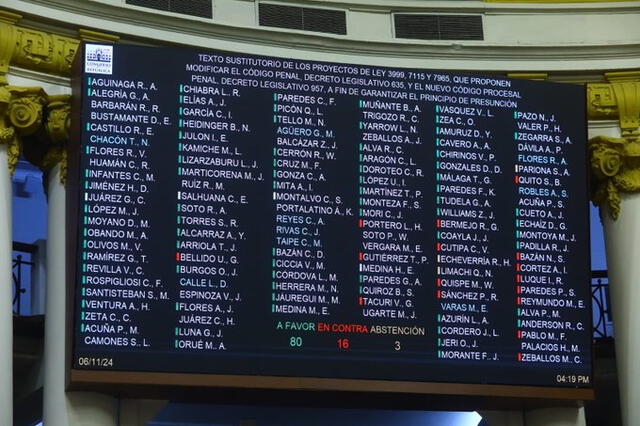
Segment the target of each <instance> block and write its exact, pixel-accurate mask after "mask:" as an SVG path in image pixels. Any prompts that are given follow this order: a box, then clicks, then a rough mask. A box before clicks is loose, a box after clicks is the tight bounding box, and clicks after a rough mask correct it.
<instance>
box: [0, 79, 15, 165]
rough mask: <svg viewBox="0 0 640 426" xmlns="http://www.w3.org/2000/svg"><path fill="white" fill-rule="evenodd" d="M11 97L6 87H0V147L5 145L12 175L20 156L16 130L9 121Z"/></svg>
mask: <svg viewBox="0 0 640 426" xmlns="http://www.w3.org/2000/svg"><path fill="white" fill-rule="evenodd" d="M11 97H12V95H11V92H10V91H9V90H7V88H6V87H3V86H0V145H7V158H8V166H9V170H10V172H11V174H12V175H13V172H14V171H15V166H16V164H17V162H18V160H17V159H18V157H19V156H20V142H19V141H18V135H17V134H16V130H15V128H14V127H13V125H12V123H11V120H10V119H9V108H10V107H11ZM0 167H2V165H0Z"/></svg>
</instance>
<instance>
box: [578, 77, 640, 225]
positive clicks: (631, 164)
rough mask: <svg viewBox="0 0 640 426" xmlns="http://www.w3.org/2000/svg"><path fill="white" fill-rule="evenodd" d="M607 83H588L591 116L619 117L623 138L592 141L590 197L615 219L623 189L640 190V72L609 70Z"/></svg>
mask: <svg viewBox="0 0 640 426" xmlns="http://www.w3.org/2000/svg"><path fill="white" fill-rule="evenodd" d="M605 78H606V79H607V81H608V83H602V84H589V85H587V112H588V115H589V118H590V119H596V120H597V119H616V118H617V119H618V121H619V124H620V134H621V136H622V137H620V138H613V137H605V136H598V137H595V138H593V139H591V140H590V141H589V145H588V147H589V159H590V164H591V200H592V201H593V203H594V204H596V205H599V206H600V214H603V209H604V208H605V206H606V207H607V208H608V211H609V214H610V215H611V217H612V218H613V219H614V220H615V219H617V218H618V216H619V215H620V202H621V197H620V193H621V192H638V191H640V129H639V127H640V71H628V72H612V73H606V74H605Z"/></svg>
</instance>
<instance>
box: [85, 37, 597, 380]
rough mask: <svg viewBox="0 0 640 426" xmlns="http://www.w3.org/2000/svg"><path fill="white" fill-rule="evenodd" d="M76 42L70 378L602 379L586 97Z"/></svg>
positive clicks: (561, 89)
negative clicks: (91, 373)
mask: <svg viewBox="0 0 640 426" xmlns="http://www.w3.org/2000/svg"><path fill="white" fill-rule="evenodd" d="M84 49H85V50H84V53H83V61H82V62H83V67H82V72H81V74H80V75H78V78H80V79H81V83H82V84H81V87H80V88H79V90H80V92H79V93H77V91H76V93H75V94H76V95H77V96H80V97H81V104H82V107H81V114H80V115H81V116H80V120H81V131H80V135H79V136H78V137H79V140H80V146H79V153H80V154H79V165H80V167H79V170H73V171H72V173H78V175H79V178H78V179H79V180H78V184H79V187H78V191H79V194H78V200H79V202H78V206H77V214H78V221H77V233H78V239H77V247H78V249H77V263H76V271H75V291H74V295H75V311H74V329H73V334H74V348H73V368H75V369H79V370H83V369H90V370H116V371H117V370H120V371H148V372H180V373H207V374H230V375H254V376H284V377H319V378H347V379H379V380H392V381H393V380H399V381H413V382H459V383H483V384H518V385H543V386H568V387H589V386H590V385H591V384H590V382H591V352H590V344H591V324H590V322H591V313H590V309H591V308H590V306H591V305H590V292H589V282H590V280H589V237H588V210H587V185H586V182H587V178H586V158H585V151H586V149H585V146H586V121H585V93H584V87H582V86H578V85H566V84H555V83H542V82H532V81H525V80H513V79H507V78H502V77H486V76H476V75H464V74H451V73H445V72H439V71H430V70H411V69H400V68H398V69H392V68H383V67H376V66H362V65H350V64H337V63H324V62H313V61H301V60H290V59H282V58H270V57H259V56H249V55H242V54H231V53H212V52H205V51H198V50H189V49H178V48H146V47H134V46H127V45H113V46H111V45H95V44H87V45H86V46H85V47H84Z"/></svg>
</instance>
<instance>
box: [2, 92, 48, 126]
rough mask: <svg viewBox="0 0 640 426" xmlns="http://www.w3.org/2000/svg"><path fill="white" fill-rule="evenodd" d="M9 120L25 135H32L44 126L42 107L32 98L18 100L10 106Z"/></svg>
mask: <svg viewBox="0 0 640 426" xmlns="http://www.w3.org/2000/svg"><path fill="white" fill-rule="evenodd" d="M9 120H11V123H13V125H14V126H15V127H16V128H18V129H20V130H21V131H23V132H25V133H32V132H34V131H35V130H36V129H38V127H40V126H41V125H42V106H41V105H40V104H38V103H37V102H36V101H35V100H34V99H31V98H18V99H15V100H14V101H13V102H11V104H10V105H9Z"/></svg>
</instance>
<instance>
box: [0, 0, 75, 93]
mask: <svg viewBox="0 0 640 426" xmlns="http://www.w3.org/2000/svg"><path fill="white" fill-rule="evenodd" d="M21 18H22V17H21V16H20V15H17V14H15V13H10V12H6V11H0V84H7V77H6V75H7V73H8V72H9V65H17V66H21V67H24V68H29V69H36V70H38V71H41V72H45V73H51V74H57V75H63V76H68V75H70V74H71V63H72V62H73V58H74V56H75V54H76V51H77V50H78V44H79V43H80V40H78V39H75V38H71V37H64V36H60V35H57V34H52V33H47V32H45V31H38V30H33V29H30V28H23V27H19V26H17V25H16V23H17V22H18V21H19V20H20V19H21Z"/></svg>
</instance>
